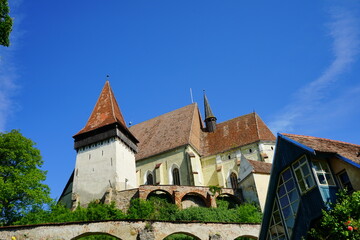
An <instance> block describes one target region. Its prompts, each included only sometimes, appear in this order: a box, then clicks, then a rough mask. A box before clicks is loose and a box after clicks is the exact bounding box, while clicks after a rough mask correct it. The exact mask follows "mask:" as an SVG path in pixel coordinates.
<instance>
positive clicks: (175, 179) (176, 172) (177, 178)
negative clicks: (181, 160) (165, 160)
mask: <svg viewBox="0 0 360 240" xmlns="http://www.w3.org/2000/svg"><path fill="white" fill-rule="evenodd" d="M172 177H173V182H174V185H180V172H179V169H178V168H174V169H173V170H172Z"/></svg>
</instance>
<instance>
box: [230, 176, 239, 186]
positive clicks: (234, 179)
mask: <svg viewBox="0 0 360 240" xmlns="http://www.w3.org/2000/svg"><path fill="white" fill-rule="evenodd" d="M230 183H231V188H232V189H237V187H238V184H237V176H236V173H231V174H230Z"/></svg>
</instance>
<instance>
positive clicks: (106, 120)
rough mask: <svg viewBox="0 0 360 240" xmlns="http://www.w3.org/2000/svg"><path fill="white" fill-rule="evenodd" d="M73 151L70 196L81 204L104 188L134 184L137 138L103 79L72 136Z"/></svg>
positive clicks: (117, 188) (116, 187)
mask: <svg viewBox="0 0 360 240" xmlns="http://www.w3.org/2000/svg"><path fill="white" fill-rule="evenodd" d="M73 138H74V147H75V150H76V152H77V154H76V164H75V171H74V180H73V191H72V193H73V194H72V199H73V201H75V202H80V203H81V204H82V205H84V204H87V203H89V202H91V201H93V200H96V199H101V198H103V196H104V194H105V193H106V191H108V190H109V189H112V190H114V191H121V190H125V189H131V188H136V187H138V185H137V182H136V166H135V154H136V152H137V143H138V140H137V139H136V138H135V137H134V135H133V134H132V133H131V132H130V131H129V129H128V128H127V127H126V124H125V121H124V118H123V116H122V113H121V111H120V108H119V106H118V104H117V101H116V99H115V96H114V93H113V91H112V89H111V87H110V83H109V81H106V83H105V85H104V87H103V89H102V91H101V94H100V97H99V99H98V100H97V102H96V105H95V107H94V109H93V111H92V113H91V115H90V118H89V119H88V121H87V123H86V125H85V127H84V128H83V129H81V130H80V131H79V132H78V133H77V134H75V135H74V136H73Z"/></svg>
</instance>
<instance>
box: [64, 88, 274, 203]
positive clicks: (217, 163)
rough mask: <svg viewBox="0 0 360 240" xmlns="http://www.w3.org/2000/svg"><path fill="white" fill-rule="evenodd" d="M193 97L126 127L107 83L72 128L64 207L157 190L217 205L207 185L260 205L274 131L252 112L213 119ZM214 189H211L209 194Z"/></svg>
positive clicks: (121, 199)
mask: <svg viewBox="0 0 360 240" xmlns="http://www.w3.org/2000/svg"><path fill="white" fill-rule="evenodd" d="M204 109H205V113H204V115H205V120H204V121H203V119H202V117H201V114H200V111H199V108H198V105H197V103H193V104H190V105H187V106H184V107H182V108H179V109H176V110H173V111H171V112H168V113H165V114H163V115H161V116H158V117H155V118H153V119H150V120H147V121H145V122H142V123H139V124H136V125H133V126H130V127H128V126H127V125H126V122H125V120H124V117H123V115H122V113H121V110H120V108H119V105H118V103H117V101H116V98H115V96H114V93H113V91H112V89H111V87H110V84H109V82H108V81H106V83H105V85H104V87H103V89H102V92H101V94H100V97H99V99H98V100H97V102H96V105H95V107H94V109H93V111H92V113H91V116H90V118H89V119H88V121H87V123H86V125H85V127H84V128H83V129H81V130H80V131H79V132H78V133H76V134H75V135H74V136H73V138H74V148H75V150H76V152H77V155H76V164H75V169H74V171H73V173H72V175H71V177H70V179H69V181H68V183H67V184H66V186H65V189H64V191H63V193H62V195H61V197H60V200H59V201H61V202H63V203H64V204H66V205H67V206H68V207H73V208H74V207H76V206H77V205H78V204H79V203H80V204H81V205H86V204H87V203H89V202H90V201H93V200H96V199H102V200H103V201H105V202H111V201H115V202H116V204H117V206H118V207H119V208H122V209H126V205H128V203H129V201H130V200H131V199H132V198H138V197H140V198H145V199H146V198H147V197H149V196H150V195H151V194H156V193H162V194H165V195H167V197H168V199H169V201H172V202H174V203H176V204H178V205H179V206H180V207H187V206H191V205H194V204H195V205H204V206H208V207H210V206H212V207H214V206H216V203H215V196H214V192H211V188H209V186H218V187H221V188H222V193H223V194H225V195H227V196H231V197H234V198H236V199H238V200H239V201H248V202H256V203H257V204H259V205H260V207H261V209H262V210H263V207H264V203H265V198H266V191H267V187H268V182H269V175H270V169H271V162H272V159H273V153H274V148H275V136H274V135H273V134H272V132H271V131H270V130H269V128H268V127H267V126H266V125H265V123H264V122H263V121H262V120H261V118H260V117H259V116H258V114H256V113H255V112H253V113H249V114H247V115H243V116H239V117H236V118H234V119H231V120H228V121H225V122H222V123H217V122H216V120H217V119H216V116H215V114H213V112H212V109H211V107H210V105H209V101H208V99H207V97H206V95H205V94H204ZM215 195H216V194H215Z"/></svg>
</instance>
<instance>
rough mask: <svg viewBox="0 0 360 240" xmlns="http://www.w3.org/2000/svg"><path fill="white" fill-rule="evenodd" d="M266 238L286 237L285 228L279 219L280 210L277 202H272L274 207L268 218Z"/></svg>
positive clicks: (276, 239)
mask: <svg viewBox="0 0 360 240" xmlns="http://www.w3.org/2000/svg"><path fill="white" fill-rule="evenodd" d="M267 239H269V240H270V239H271V240H273V239H275V240H278V239H286V236H285V228H284V225H283V224H282V221H281V216H280V211H279V207H278V204H277V202H276V201H275V202H274V208H273V211H272V215H271V218H270V227H269V231H268V235H267Z"/></svg>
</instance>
